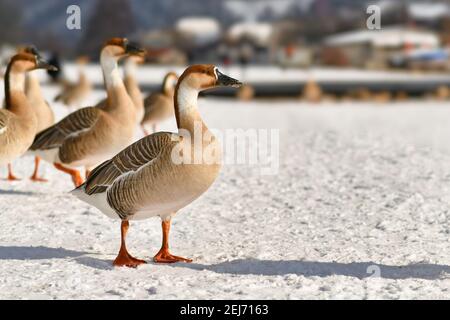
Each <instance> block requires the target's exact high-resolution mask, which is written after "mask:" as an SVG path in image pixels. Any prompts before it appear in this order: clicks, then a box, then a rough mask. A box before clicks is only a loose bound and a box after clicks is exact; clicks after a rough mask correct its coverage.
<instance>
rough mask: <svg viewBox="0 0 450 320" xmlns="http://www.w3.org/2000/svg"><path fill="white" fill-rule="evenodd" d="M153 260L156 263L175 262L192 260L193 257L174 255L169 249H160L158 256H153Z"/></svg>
mask: <svg viewBox="0 0 450 320" xmlns="http://www.w3.org/2000/svg"><path fill="white" fill-rule="evenodd" d="M153 261H154V262H156V263H175V262H187V263H190V262H192V259H187V258H183V257H178V256H174V255H173V254H171V253H170V252H169V251H168V250H163V249H161V250H159V252H158V253H157V254H156V256H154V257H153Z"/></svg>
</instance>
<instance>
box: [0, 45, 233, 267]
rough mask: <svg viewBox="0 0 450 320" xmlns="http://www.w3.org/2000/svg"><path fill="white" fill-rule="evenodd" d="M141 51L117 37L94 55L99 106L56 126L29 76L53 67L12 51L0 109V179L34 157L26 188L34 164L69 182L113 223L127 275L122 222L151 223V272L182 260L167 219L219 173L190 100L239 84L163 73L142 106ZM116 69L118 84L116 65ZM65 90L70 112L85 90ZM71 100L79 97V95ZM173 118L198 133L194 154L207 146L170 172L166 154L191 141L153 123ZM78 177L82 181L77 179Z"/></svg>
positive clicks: (205, 73) (27, 52) (31, 52)
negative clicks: (156, 237) (155, 247)
mask: <svg viewBox="0 0 450 320" xmlns="http://www.w3.org/2000/svg"><path fill="white" fill-rule="evenodd" d="M145 56H146V52H145V50H143V49H141V48H140V47H139V46H137V45H135V44H133V43H131V42H129V41H128V40H127V39H126V38H113V39H111V40H109V41H107V42H106V43H105V44H104V45H103V47H102V49H101V52H100V64H101V68H102V71H103V77H104V83H105V88H106V93H107V98H106V99H105V100H103V101H100V102H99V103H98V104H97V105H96V106H93V107H85V108H81V109H78V110H76V111H74V112H72V113H70V114H69V115H67V116H66V117H65V118H63V119H62V120H61V121H59V122H57V123H54V122H55V120H54V119H55V118H54V115H53V112H52V109H51V108H50V106H49V104H48V103H47V102H46V101H45V99H44V98H43V95H42V92H41V89H40V85H39V80H38V78H37V77H36V75H35V74H33V72H31V71H33V70H35V69H48V70H54V69H55V67H54V66H52V65H50V64H49V63H47V62H46V61H44V60H43V59H42V57H41V56H40V54H39V52H38V51H37V50H36V49H35V48H34V47H27V48H23V49H20V50H19V52H17V54H16V55H14V56H13V57H12V58H11V59H10V61H9V64H8V66H7V69H6V73H5V80H4V81H5V102H4V108H3V109H0V165H8V180H15V179H17V178H16V177H15V176H14V174H13V172H12V167H11V163H12V162H13V161H14V160H15V159H16V158H18V157H20V156H22V155H23V154H25V153H27V152H31V153H33V154H34V155H35V170H34V173H33V175H32V177H31V179H32V180H34V181H45V180H44V179H43V178H41V177H39V175H38V166H39V162H40V159H43V160H45V161H47V162H49V163H51V164H53V165H54V167H55V168H56V169H58V170H60V171H62V172H64V173H67V174H69V175H70V176H71V178H72V181H73V183H74V185H75V187H76V188H75V189H74V190H73V191H72V192H71V193H72V194H73V195H75V196H76V197H78V198H79V199H81V200H82V201H85V202H87V203H88V204H90V205H92V206H94V207H97V208H98V209H99V210H100V211H102V212H103V213H104V214H106V215H107V216H109V217H112V218H119V219H121V246H120V250H119V253H118V255H117V257H116V259H115V260H114V262H113V264H114V265H115V266H128V267H136V266H138V265H140V264H142V263H145V261H144V260H140V259H137V258H134V257H133V256H132V255H131V254H129V253H128V250H127V248H126V241H125V240H126V234H127V231H128V228H129V221H130V220H136V219H146V218H149V217H154V216H159V217H160V218H161V220H162V231H163V232H162V234H163V238H162V246H161V249H160V250H159V252H158V253H157V254H156V255H155V256H154V258H153V260H154V261H155V262H160V263H170V262H177V261H185V262H190V261H191V260H189V259H186V258H182V257H178V256H175V255H172V254H171V253H170V252H169V240H168V237H169V230H170V224H171V218H172V217H173V216H174V215H175V214H176V212H177V211H178V210H179V209H181V208H183V207H185V206H186V205H188V204H189V203H191V202H192V201H194V200H195V199H196V198H198V197H199V196H200V195H201V194H202V193H204V192H205V191H206V190H207V189H208V188H209V187H210V185H211V184H212V183H213V182H214V180H215V179H216V177H217V175H218V173H219V170H220V160H221V154H220V148H219V147H218V141H217V140H216V139H215V137H214V135H213V134H212V133H211V132H210V131H209V129H208V127H207V126H206V124H205V123H204V122H203V120H202V118H201V116H200V113H199V111H198V107H197V100H198V95H199V92H200V91H202V90H205V89H209V88H213V87H216V86H233V87H238V86H240V85H241V83H240V82H239V81H238V80H236V79H233V78H231V77H228V76H226V75H224V74H222V73H221V72H220V71H219V70H218V69H217V67H215V66H214V65H193V66H190V67H188V68H187V69H186V70H185V71H184V73H183V74H182V75H181V76H180V77H179V78H178V77H177V75H176V74H174V73H169V74H167V76H166V77H165V78H164V80H163V84H162V88H161V91H160V92H156V93H153V94H151V95H150V96H148V97H146V98H144V97H143V95H142V93H141V91H140V90H139V85H138V83H137V81H136V77H135V75H134V73H135V69H136V66H137V64H139V63H142V62H143V61H144V59H145ZM120 60H124V61H125V67H124V70H125V72H124V79H122V76H121V74H120V72H119V68H118V62H119V61H120ZM87 84H88V80H87V79H82V81H80V85H78V86H67V87H66V88H65V89H64V91H63V92H62V93H61V94H60V95H59V96H58V97H57V99H58V100H61V101H63V102H64V103H66V104H68V105H72V104H74V101H76V99H78V98H79V96H80V94H81V95H82V94H84V93H85V92H84V91H85V90H86V88H87V87H88V85H87ZM80 92H81V93H80ZM173 114H174V115H175V118H176V121H177V127H178V130H179V131H180V130H187V131H188V132H189V133H190V134H191V136H194V127H195V129H196V130H198V129H197V128H198V126H199V125H200V128H201V133H202V134H203V137H206V136H207V137H208V139H203V138H202V139H203V140H202V143H203V147H210V148H211V147H212V148H213V150H216V152H213V158H214V159H212V160H214V161H211V159H209V160H208V163H203V162H195V164H189V163H175V162H174V161H173V159H172V150H173V149H174V148H180V149H181V150H192V152H194V146H193V144H194V141H195V140H196V139H192V140H189V139H185V138H184V136H182V135H180V133H169V132H157V124H158V122H160V121H161V120H162V119H165V118H166V117H168V116H171V115H173ZM146 125H150V126H151V127H152V129H153V133H152V134H150V135H146V136H145V137H144V138H142V139H140V140H138V141H137V142H134V143H133V141H134V137H135V133H136V132H137V130H139V127H140V126H142V127H143V128H145V126H146ZM79 168H84V169H85V171H86V172H85V181H84V179H83V177H82V175H81V173H80V171H79Z"/></svg>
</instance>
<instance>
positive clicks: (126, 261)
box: [113, 253, 147, 268]
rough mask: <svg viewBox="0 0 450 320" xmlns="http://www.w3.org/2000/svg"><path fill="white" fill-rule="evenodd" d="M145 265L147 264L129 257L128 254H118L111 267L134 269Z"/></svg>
mask: <svg viewBox="0 0 450 320" xmlns="http://www.w3.org/2000/svg"><path fill="white" fill-rule="evenodd" d="M145 263H147V262H146V261H145V260H141V259H137V258H135V257H133V256H131V255H130V254H128V253H125V254H119V255H118V256H117V258H116V259H115V260H114V262H113V265H114V266H115V267H129V268H136V267H137V266H139V265H141V264H145Z"/></svg>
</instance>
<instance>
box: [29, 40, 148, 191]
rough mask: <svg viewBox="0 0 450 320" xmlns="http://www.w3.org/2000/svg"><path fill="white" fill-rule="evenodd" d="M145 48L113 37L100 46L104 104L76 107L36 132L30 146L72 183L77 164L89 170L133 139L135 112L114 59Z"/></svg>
mask: <svg viewBox="0 0 450 320" xmlns="http://www.w3.org/2000/svg"><path fill="white" fill-rule="evenodd" d="M143 54H144V51H143V50H142V49H140V48H138V47H137V46H135V45H133V44H131V43H129V42H128V40H127V39H122V38H113V39H111V40H110V41H108V42H107V43H106V44H105V45H104V46H103V48H102V50H101V55H100V63H101V66H102V70H103V75H104V80H105V84H106V91H107V96H108V98H107V104H106V106H105V107H104V108H102V109H100V108H96V107H87V108H82V109H80V110H77V111H75V112H73V113H71V114H69V115H68V116H66V117H65V118H64V119H62V120H61V121H59V122H58V123H56V124H55V125H53V126H51V127H50V128H48V129H46V130H44V131H42V132H41V133H39V134H38V135H37V136H36V138H35V140H34V142H33V145H32V146H31V148H30V149H31V150H32V151H34V152H36V153H37V154H38V155H40V156H41V157H42V158H43V159H44V160H46V161H48V162H51V163H53V164H54V166H55V167H56V168H57V169H58V170H61V171H63V172H65V173H68V174H70V175H71V176H72V181H73V182H74V184H75V186H79V185H80V184H82V183H83V181H82V178H81V175H80V172H79V171H78V170H77V168H79V167H85V169H86V172H87V175H88V174H89V170H90V169H91V168H94V167H95V166H97V165H98V164H99V163H102V162H103V161H105V160H106V159H109V158H110V157H111V156H113V155H115V154H116V153H117V152H119V151H120V150H122V149H123V148H125V147H126V146H128V145H129V144H130V143H131V142H132V141H133V139H134V135H135V128H136V114H135V107H134V104H133V101H132V100H131V98H130V96H129V95H128V93H127V91H126V89H125V86H124V84H123V81H122V78H121V77H120V73H119V69H118V66H117V62H118V60H119V59H121V58H124V57H126V56H128V55H139V56H141V55H143Z"/></svg>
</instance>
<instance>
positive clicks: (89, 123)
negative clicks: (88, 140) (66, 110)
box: [30, 107, 102, 150]
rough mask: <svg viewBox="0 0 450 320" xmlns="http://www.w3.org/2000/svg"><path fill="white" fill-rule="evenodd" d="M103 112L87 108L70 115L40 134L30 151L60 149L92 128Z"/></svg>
mask: <svg viewBox="0 0 450 320" xmlns="http://www.w3.org/2000/svg"><path fill="white" fill-rule="evenodd" d="M101 112H102V111H101V110H100V109H98V108H95V107H87V108H83V109H80V110H77V111H75V112H73V113H71V114H69V115H68V116H66V117H65V118H64V119H62V120H61V121H59V122H58V123H56V124H54V125H53V126H51V127H49V128H47V129H45V130H43V131H41V132H40V133H38V134H37V135H36V137H35V139H34V142H33V144H32V145H31V147H30V149H31V150H46V149H53V148H57V147H60V146H61V145H62V144H63V143H64V141H65V140H66V139H67V138H69V137H73V136H76V135H78V134H80V133H82V132H84V131H87V130H89V129H90V128H92V127H93V126H94V124H95V123H96V122H97V120H98V118H99V117H100V114H101Z"/></svg>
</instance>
